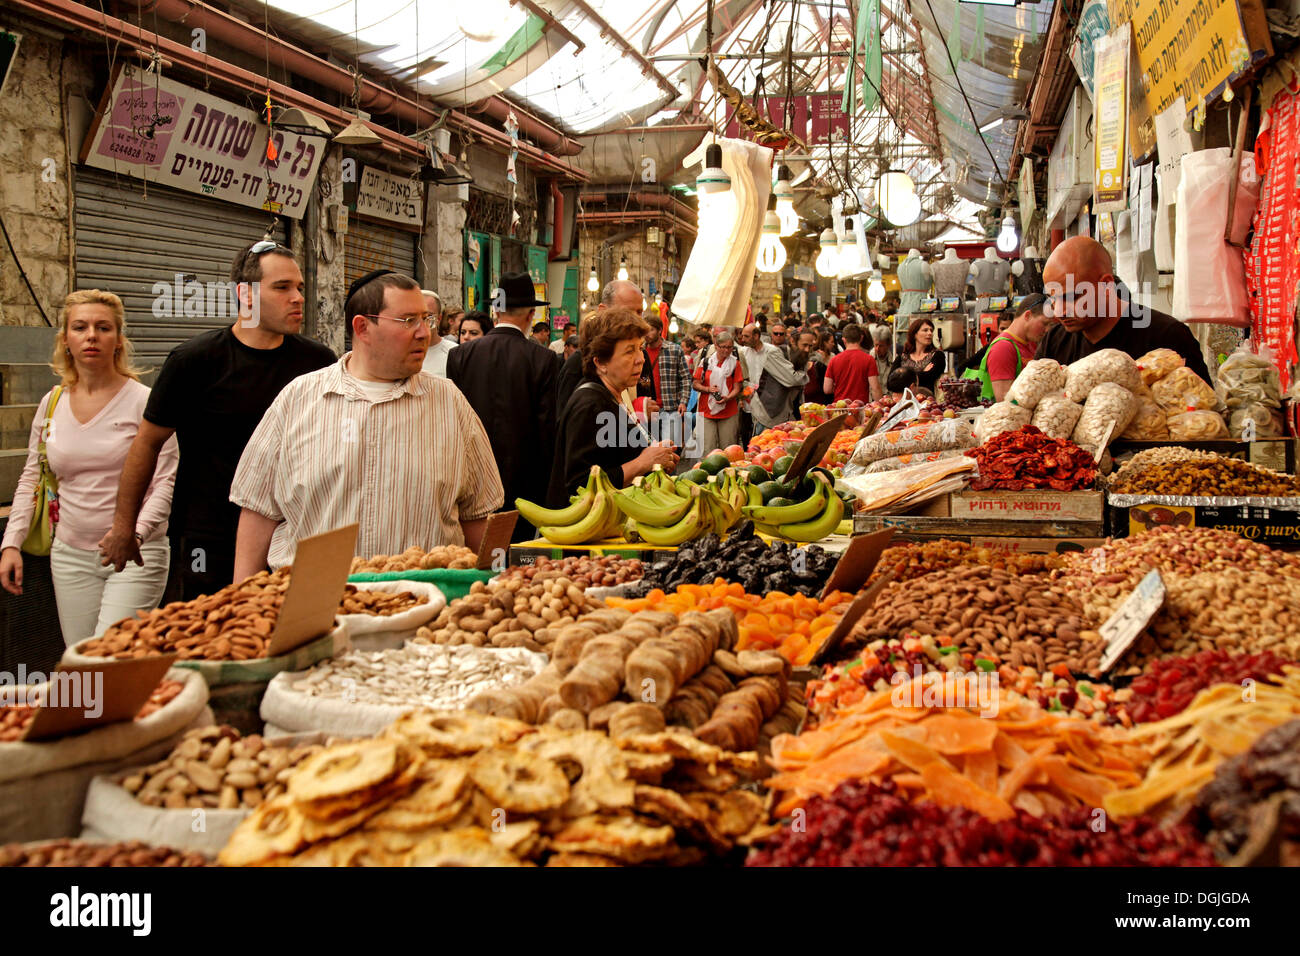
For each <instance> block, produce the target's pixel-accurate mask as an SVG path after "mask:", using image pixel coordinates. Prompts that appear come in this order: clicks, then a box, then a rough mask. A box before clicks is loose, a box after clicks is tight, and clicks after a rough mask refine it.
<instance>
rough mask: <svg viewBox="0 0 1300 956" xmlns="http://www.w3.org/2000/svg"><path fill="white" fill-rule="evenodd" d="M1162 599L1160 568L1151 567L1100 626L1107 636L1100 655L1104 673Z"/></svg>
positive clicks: (1163, 595)
mask: <svg viewBox="0 0 1300 956" xmlns="http://www.w3.org/2000/svg"><path fill="white" fill-rule="evenodd" d="M1164 603H1165V582H1164V579H1163V578H1162V577H1160V572H1159V571H1151V572H1149V573H1148V574H1147V576H1146V577H1144V578H1143V579H1142V580H1141V581H1140V582H1139V583H1138V586H1137V587H1136V588H1134V589H1133V593H1132V594H1130V595H1129V596H1128V597H1127V598H1126V599H1125V600H1124V603H1123V604H1121V605H1120V606H1119V608H1118V609H1116V611H1115V613H1114V614H1112V615H1111V616H1110V618H1109V619H1108V620H1107V621H1106V623H1105V624H1103V625H1102V626H1101V636H1102V637H1103V638H1105V640H1106V653H1105V654H1103V655H1102V657H1101V672H1102V673H1103V674H1104V673H1106V671H1108V670H1110V669H1111V668H1112V667H1114V666H1115V662H1116V661H1118V660H1119V659H1120V658H1121V657H1123V656H1124V653H1125V652H1126V651H1127V650H1128V649H1129V648H1130V647H1132V646H1133V642H1134V641H1136V640H1137V638H1138V635H1139V634H1141V633H1142V630H1143V628H1145V627H1146V626H1147V624H1149V623H1150V622H1151V618H1152V617H1154V616H1155V613H1156V612H1157V611H1159V610H1160V608H1161V606H1163V605H1164Z"/></svg>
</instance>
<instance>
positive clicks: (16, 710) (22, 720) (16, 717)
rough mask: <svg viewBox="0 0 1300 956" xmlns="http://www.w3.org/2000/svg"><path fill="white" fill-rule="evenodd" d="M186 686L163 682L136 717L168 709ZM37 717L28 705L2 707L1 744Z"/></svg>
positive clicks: (0, 718)
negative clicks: (164, 708)
mask: <svg viewBox="0 0 1300 956" xmlns="http://www.w3.org/2000/svg"><path fill="white" fill-rule="evenodd" d="M184 687H185V685H184V684H182V683H181V682H180V681H178V680H166V679H164V680H162V681H160V682H159V684H158V686H157V687H156V688H154V691H153V693H152V694H150V695H149V699H148V700H146V701H145V702H144V706H143V707H141V708H140V710H139V712H138V713H137V714H136V715H135V719H136V720H143V719H144V718H145V717H148V716H149V715H150V714H152V713H155V712H156V711H159V710H161V709H162V708H163V707H166V706H167V705H168V704H170V703H171V702H172V701H173V700H175V699H176V695H177V694H179V693H180V692H181V690H182V689H184ZM35 716H36V708H35V707H32V706H29V705H28V704H6V705H4V706H0V743H6V742H10V741H14V740H18V739H20V738H21V737H22V735H23V734H24V733H26V731H27V726H28V725H29V724H30V723H31V722H32V719H33V718H34V717H35Z"/></svg>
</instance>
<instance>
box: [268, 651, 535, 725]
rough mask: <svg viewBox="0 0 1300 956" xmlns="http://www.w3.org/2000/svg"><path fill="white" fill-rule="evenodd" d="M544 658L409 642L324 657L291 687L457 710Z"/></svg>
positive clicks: (530, 671)
mask: <svg viewBox="0 0 1300 956" xmlns="http://www.w3.org/2000/svg"><path fill="white" fill-rule="evenodd" d="M545 662H546V661H545V658H543V657H542V656H541V655H539V654H535V653H533V652H532V651H527V650H524V649H523V648H506V649H503V650H495V649H493V650H488V649H486V648H481V647H473V646H470V645H461V646H459V647H450V646H444V645H439V644H415V643H408V644H407V645H406V646H405V647H403V648H400V649H397V650H388V651H376V652H373V653H364V652H360V651H353V652H351V653H349V654H345V655H343V656H342V657H336V658H334V659H333V660H328V661H324V662H322V663H320V664H318V665H317V666H315V667H313V668H312V669H311V670H310V671H309V672H308V673H307V676H306V677H303V678H302V679H300V680H297V681H294V683H293V685H292V687H293V689H294V690H295V691H298V692H299V693H302V694H306V695H307V696H309V697H335V698H341V699H343V700H347V701H352V702H356V703H362V704H386V705H391V706H411V707H431V708H435V709H440V708H445V709H453V710H454V709H456V708H458V707H460V706H461V705H462V704H463V703H464V702H465V701H467V700H468V699H469V698H471V697H473V696H474V695H475V694H478V693H480V692H481V691H485V690H489V689H491V688H495V687H510V686H512V685H516V684H522V683H523V682H524V681H526V680H528V679H529V678H530V677H532V676H533V675H535V674H536V673H537V672H538V671H540V670H541V669H542V665H543V664H545Z"/></svg>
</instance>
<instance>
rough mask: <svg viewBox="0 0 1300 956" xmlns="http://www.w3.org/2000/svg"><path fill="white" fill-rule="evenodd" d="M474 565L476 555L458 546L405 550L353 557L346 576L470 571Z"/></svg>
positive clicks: (476, 561)
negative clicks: (454, 570) (396, 572)
mask: <svg viewBox="0 0 1300 956" xmlns="http://www.w3.org/2000/svg"><path fill="white" fill-rule="evenodd" d="M477 564H478V555H476V554H475V553H474V552H473V551H471V550H470V549H469V548H466V547H463V546H461V545H458V544H442V545H438V546H437V547H435V548H434V549H433V550H431V551H425V550H424V549H423V548H415V547H411V548H407V549H406V550H405V551H403V552H402V553H401V554H391V555H390V554H377V555H375V556H374V557H373V558H362V557H355V558H353V559H352V568H351V570H350V571H349V572H348V573H349V574H386V573H388V572H391V571H429V570H433V569H434V568H454V569H466V570H468V569H470V568H473V567H475V566H476V565H477Z"/></svg>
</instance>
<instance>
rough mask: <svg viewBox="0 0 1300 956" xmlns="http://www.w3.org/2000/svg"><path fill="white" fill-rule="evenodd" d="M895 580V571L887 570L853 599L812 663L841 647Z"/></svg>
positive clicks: (821, 659) (814, 656)
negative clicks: (881, 594) (881, 593)
mask: <svg viewBox="0 0 1300 956" xmlns="http://www.w3.org/2000/svg"><path fill="white" fill-rule="evenodd" d="M892 580H894V572H893V571H887V572H886V573H884V574H882V575H881V576H880V577H878V578H877V579H876V583H875V584H873V585H871V587H869V588H867V589H866V590H865V591H863V592H862V593H861V594H859V595H858V596H857V597H855V598H854V599H853V603H852V604H850V605H849V606H848V608H847V610H845V612H844V616H843V617H842V618H840V623H838V624H836V625H835V630H833V631H831V632H830V633H829V634H827V635H826V640H824V641H822V646H821V647H819V648H817V653H815V654H814V655H813V656H812V660H811V663H813V664H820V663H822V662H823V661H824V660H826V658H827V657H828V656H829V655H830V653H831V651H833V650H835V648H837V647H839V646H840V644H841V643H842V642H843V641H844V638H846V637H848V636H849V632H850V631H852V630H853V625H855V624H857V623H858V621H860V620H861V619H862V615H864V614H866V613H867V611H868V610H870V608H871V605H873V604H875V603H876V598H877V597H878V596H879V595H880V592H881V591H883V590H884V589H885V585H886V584H888V583H889V582H890V581H892Z"/></svg>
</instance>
